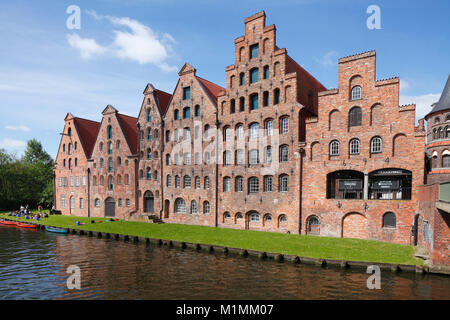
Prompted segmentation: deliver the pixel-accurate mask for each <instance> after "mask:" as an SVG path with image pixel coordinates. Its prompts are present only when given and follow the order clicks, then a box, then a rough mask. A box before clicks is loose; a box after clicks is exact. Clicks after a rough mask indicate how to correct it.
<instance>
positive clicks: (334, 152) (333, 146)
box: [330, 140, 340, 156]
mask: <svg viewBox="0 0 450 320" xmlns="http://www.w3.org/2000/svg"><path fill="white" fill-rule="evenodd" d="M339 153H340V148H339V141H337V140H334V141H331V143H330V156H338V155H339Z"/></svg>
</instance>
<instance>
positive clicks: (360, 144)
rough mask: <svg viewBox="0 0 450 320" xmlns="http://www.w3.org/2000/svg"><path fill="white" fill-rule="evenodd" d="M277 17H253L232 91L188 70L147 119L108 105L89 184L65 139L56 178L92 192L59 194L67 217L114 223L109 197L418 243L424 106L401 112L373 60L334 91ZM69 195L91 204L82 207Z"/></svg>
mask: <svg viewBox="0 0 450 320" xmlns="http://www.w3.org/2000/svg"><path fill="white" fill-rule="evenodd" d="M265 18H266V17H265V14H264V12H260V13H258V14H255V15H253V16H251V17H249V18H247V19H245V34H244V35H243V36H241V37H239V38H237V39H235V41H234V42H235V52H234V56H235V62H234V64H233V65H230V66H228V67H226V68H225V71H226V89H225V88H222V87H220V86H218V85H216V84H214V83H211V82H209V81H207V80H205V79H203V78H201V77H199V76H197V71H196V69H195V68H194V67H192V66H191V65H189V64H188V63H186V64H185V65H184V66H183V67H182V68H181V70H180V72H179V80H178V83H177V85H176V87H175V89H174V92H173V94H172V95H171V94H168V93H165V92H163V91H161V90H158V89H155V88H154V87H153V85H151V84H148V85H147V86H146V88H145V90H144V100H143V103H142V105H141V110H140V112H139V115H138V118H132V117H128V116H124V115H121V114H120V113H118V112H117V110H116V109H114V108H113V107H111V106H108V107H107V108H106V109H105V110H104V112H103V119H102V123H101V124H98V123H96V125H92V126H91V128H90V130H91V131H92V128H93V127H96V128H97V129H96V130H97V132H98V135H96V139H95V140H94V143H91V144H92V147H91V151H89V152H87V153H85V155H84V156H81V155H80V156H79V158H78V169H77V170H79V171H80V172H79V173H78V172H75V168H73V169H72V171H73V172H69V169H68V168H67V167H66V168H64V166H62V165H61V163H62V161H63V160H64V159H66V161H68V160H67V159H68V158H69V155H68V154H67V151H66V152H64V151H63V145H64V144H65V145H67V144H68V143H69V140H70V139H69V137H68V136H66V135H64V136H63V137H62V140H61V147H60V151H59V153H58V158H57V165H56V167H55V181H58V179H59V177H66V176H67V177H70V176H71V175H75V174H77V175H80V176H82V175H86V176H87V186H84V188H72V187H59V186H56V200H57V201H56V205H57V208H58V209H61V210H63V212H64V214H76V215H90V216H98V217H102V216H105V213H106V212H109V211H108V210H110V209H107V208H106V205H107V204H106V200H107V199H108V198H109V200H113V201H111V203H110V204H109V206H111V205H113V204H114V205H115V216H117V217H120V218H124V219H131V218H133V217H136V216H145V215H156V216H159V217H160V218H161V219H162V220H163V221H165V222H171V223H185V224H197V225H207V226H219V227H229V228H239V229H252V230H264V231H276V232H289V233H303V234H305V233H306V234H314V235H321V236H334V237H351V238H362V239H375V240H382V241H390V242H396V243H403V244H408V243H411V227H412V225H413V223H414V221H413V220H414V215H415V214H416V213H417V212H418V210H419V194H418V193H419V186H420V185H423V183H424V175H425V161H424V152H423V150H424V145H425V129H424V124H423V120H422V121H420V122H419V125H418V126H415V105H407V106H399V104H398V102H399V79H398V78H391V79H386V80H376V74H375V63H376V54H375V52H374V51H371V52H366V53H362V54H357V55H354V56H350V57H346V58H342V59H340V60H339V80H338V88H337V89H331V90H327V89H326V88H325V87H324V86H323V85H322V84H321V83H320V82H319V81H317V80H316V79H315V78H314V77H313V76H311V75H310V74H309V73H308V72H307V71H306V70H304V69H303V68H302V67H301V66H300V65H299V64H298V63H297V62H295V60H293V59H292V58H291V57H290V56H289V55H288V54H287V50H286V49H280V48H279V47H278V46H277V44H276V28H275V26H274V25H270V26H266V24H265ZM356 87H357V88H359V89H355V88H356ZM355 107H357V108H355ZM71 121H73V117H72V116H68V117H67V118H66V126H65V129H64V130H65V132H66V131H67V128H68V127H70V126H72V122H71ZM109 127H111V129H108V128H109ZM108 130H111V134H112V138H111V139H110V138H109V132H108ZM429 130H430V128H429ZM72 132H73V133H72V139H73V141H75V140H77V139H78V136H77V132H76V130H73V131H72ZM428 134H429V133H428ZM375 138H376V139H375ZM356 139H357V140H356ZM117 141H120V145H119V146H118V147H117ZM333 141H336V142H339V146H338V147H337V149H336V144H335V143H332V142H333ZM109 142H112V143H113V150H112V154H109V152H108V150H109V148H108V143H109ZM102 143H103V149H101V148H100V145H101V144H102ZM332 144H333V147H332V146H331V145H332ZM440 147H441V146H439V148H440ZM436 148H438V146H436ZM332 149H333V152H334V153H336V154H333V153H330V152H331V150H332ZM80 152H81V151H80ZM119 157H120V158H121V160H120V163H121V164H120V165H119V164H118V163H119V161H118V158H119ZM109 158H112V164H113V165H112V168H111V170H112V171H110V168H109V167H110V166H109V160H108V159H109ZM101 159H103V167H101V165H100V162H101ZM102 176H103V185H101V184H100V179H101V177H102ZM119 176H120V179H119ZM125 176H128V179H129V180H127V181H128V183H125ZM94 177H96V178H94ZM109 177H111V178H109ZM94 179H96V181H94ZM110 179H112V182H113V186H112V190H109V189H111V188H110V186H109V183H108V182H110V181H111V180H110ZM88 190H89V191H88ZM63 193H64V195H65V196H66V197H68V196H69V195H70V194H74V195H75V196H76V197H77V198H80V197H83V198H90V201H87V202H86V205H85V208H84V209H80V208H79V207H78V205H76V206H75V207H76V208H74V209H73V210H69V208H68V207H67V205H66V207H65V208H63V207H62V206H61V201H58V199H59V200H60V198H61V196H62V195H63ZM96 199H98V201H97V203H96ZM119 199H120V200H119ZM127 199H128V201H127ZM119 203H121V205H119ZM96 204H97V207H96ZM386 213H388V214H387V215H386Z"/></svg>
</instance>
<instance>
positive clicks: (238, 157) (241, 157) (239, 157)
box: [236, 149, 245, 165]
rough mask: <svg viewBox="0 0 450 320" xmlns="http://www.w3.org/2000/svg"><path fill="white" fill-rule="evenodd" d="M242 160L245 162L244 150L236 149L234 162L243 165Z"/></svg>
mask: <svg viewBox="0 0 450 320" xmlns="http://www.w3.org/2000/svg"><path fill="white" fill-rule="evenodd" d="M244 162H245V154H244V150H242V149H239V150H236V164H237V165H243V164H244Z"/></svg>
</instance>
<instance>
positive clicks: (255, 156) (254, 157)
mask: <svg viewBox="0 0 450 320" xmlns="http://www.w3.org/2000/svg"><path fill="white" fill-rule="evenodd" d="M248 163H249V164H251V165H255V164H258V163H259V151H258V149H252V150H250V151H249V152H248Z"/></svg>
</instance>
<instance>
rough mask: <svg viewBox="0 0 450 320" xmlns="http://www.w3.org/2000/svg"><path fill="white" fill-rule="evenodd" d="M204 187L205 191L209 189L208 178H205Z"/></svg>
mask: <svg viewBox="0 0 450 320" xmlns="http://www.w3.org/2000/svg"><path fill="white" fill-rule="evenodd" d="M204 187H205V189H209V177H205V181H204Z"/></svg>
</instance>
